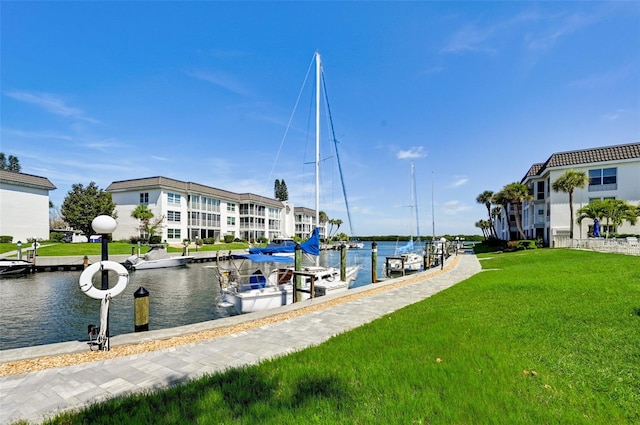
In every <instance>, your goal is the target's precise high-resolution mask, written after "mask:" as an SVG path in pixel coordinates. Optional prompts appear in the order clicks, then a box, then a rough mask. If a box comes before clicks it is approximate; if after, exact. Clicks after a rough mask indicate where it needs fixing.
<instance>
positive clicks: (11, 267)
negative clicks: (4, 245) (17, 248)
mask: <svg viewBox="0 0 640 425" xmlns="http://www.w3.org/2000/svg"><path fill="white" fill-rule="evenodd" d="M31 266H32V264H31V263H30V262H28V261H24V260H11V259H8V258H2V259H0V276H8V275H16V274H21V273H26V272H27V271H28V270H29V268H30V267H31Z"/></svg>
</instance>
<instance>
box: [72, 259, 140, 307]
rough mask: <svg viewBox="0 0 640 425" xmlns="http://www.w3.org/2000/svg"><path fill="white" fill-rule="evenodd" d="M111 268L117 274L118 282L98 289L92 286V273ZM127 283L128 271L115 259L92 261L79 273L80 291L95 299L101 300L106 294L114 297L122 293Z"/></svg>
mask: <svg viewBox="0 0 640 425" xmlns="http://www.w3.org/2000/svg"><path fill="white" fill-rule="evenodd" d="M103 269H104V270H111V271H114V272H116V273H117V274H118V276H119V278H118V283H116V286H114V287H113V288H111V289H107V290H104V289H98V288H96V287H95V286H93V281H92V278H93V275H94V274H96V273H98V272H101V271H102V270H103ZM128 283H129V272H128V271H127V269H126V268H125V267H124V266H123V265H122V264H120V263H116V262H115V261H100V262H99V263H93V264H92V265H90V266H89V267H87V268H86V269H85V270H84V271H83V272H82V274H81V275H80V289H81V290H82V292H84V293H85V294H87V296H89V297H91V298H94V299H96V300H103V299H105V298H106V297H107V296H110V297H112V298H113V297H115V296H118V295H120V294H121V293H122V291H124V290H125V288H126V287H127V284H128Z"/></svg>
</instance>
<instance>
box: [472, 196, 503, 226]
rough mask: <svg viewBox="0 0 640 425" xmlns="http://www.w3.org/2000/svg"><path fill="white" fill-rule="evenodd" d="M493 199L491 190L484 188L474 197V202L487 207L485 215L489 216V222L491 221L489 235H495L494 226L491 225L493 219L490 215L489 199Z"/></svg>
mask: <svg viewBox="0 0 640 425" xmlns="http://www.w3.org/2000/svg"><path fill="white" fill-rule="evenodd" d="M492 199H493V192H492V191H490V190H485V191H484V192H482V193H481V194H480V195H478V197H477V198H476V202H477V203H479V204H484V206H485V207H487V215H488V216H489V222H490V223H491V227H490V230H491V236H493V237H497V236H498V234H497V233H496V227H495V226H494V225H493V220H492V217H491V200H492Z"/></svg>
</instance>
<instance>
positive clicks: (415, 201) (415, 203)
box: [411, 161, 420, 244]
mask: <svg viewBox="0 0 640 425" xmlns="http://www.w3.org/2000/svg"><path fill="white" fill-rule="evenodd" d="M411 186H412V188H413V191H412V194H411V196H412V197H413V202H412V204H413V207H414V208H415V209H416V211H415V213H416V231H417V232H418V234H417V235H416V236H417V237H418V244H420V219H419V218H418V217H419V216H418V192H417V190H416V176H415V174H414V169H413V161H411Z"/></svg>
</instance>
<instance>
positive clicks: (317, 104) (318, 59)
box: [316, 52, 320, 266]
mask: <svg viewBox="0 0 640 425" xmlns="http://www.w3.org/2000/svg"><path fill="white" fill-rule="evenodd" d="M316 226H317V227H320V53H318V52H316ZM318 265H320V256H319V255H318V256H316V266H318Z"/></svg>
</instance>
